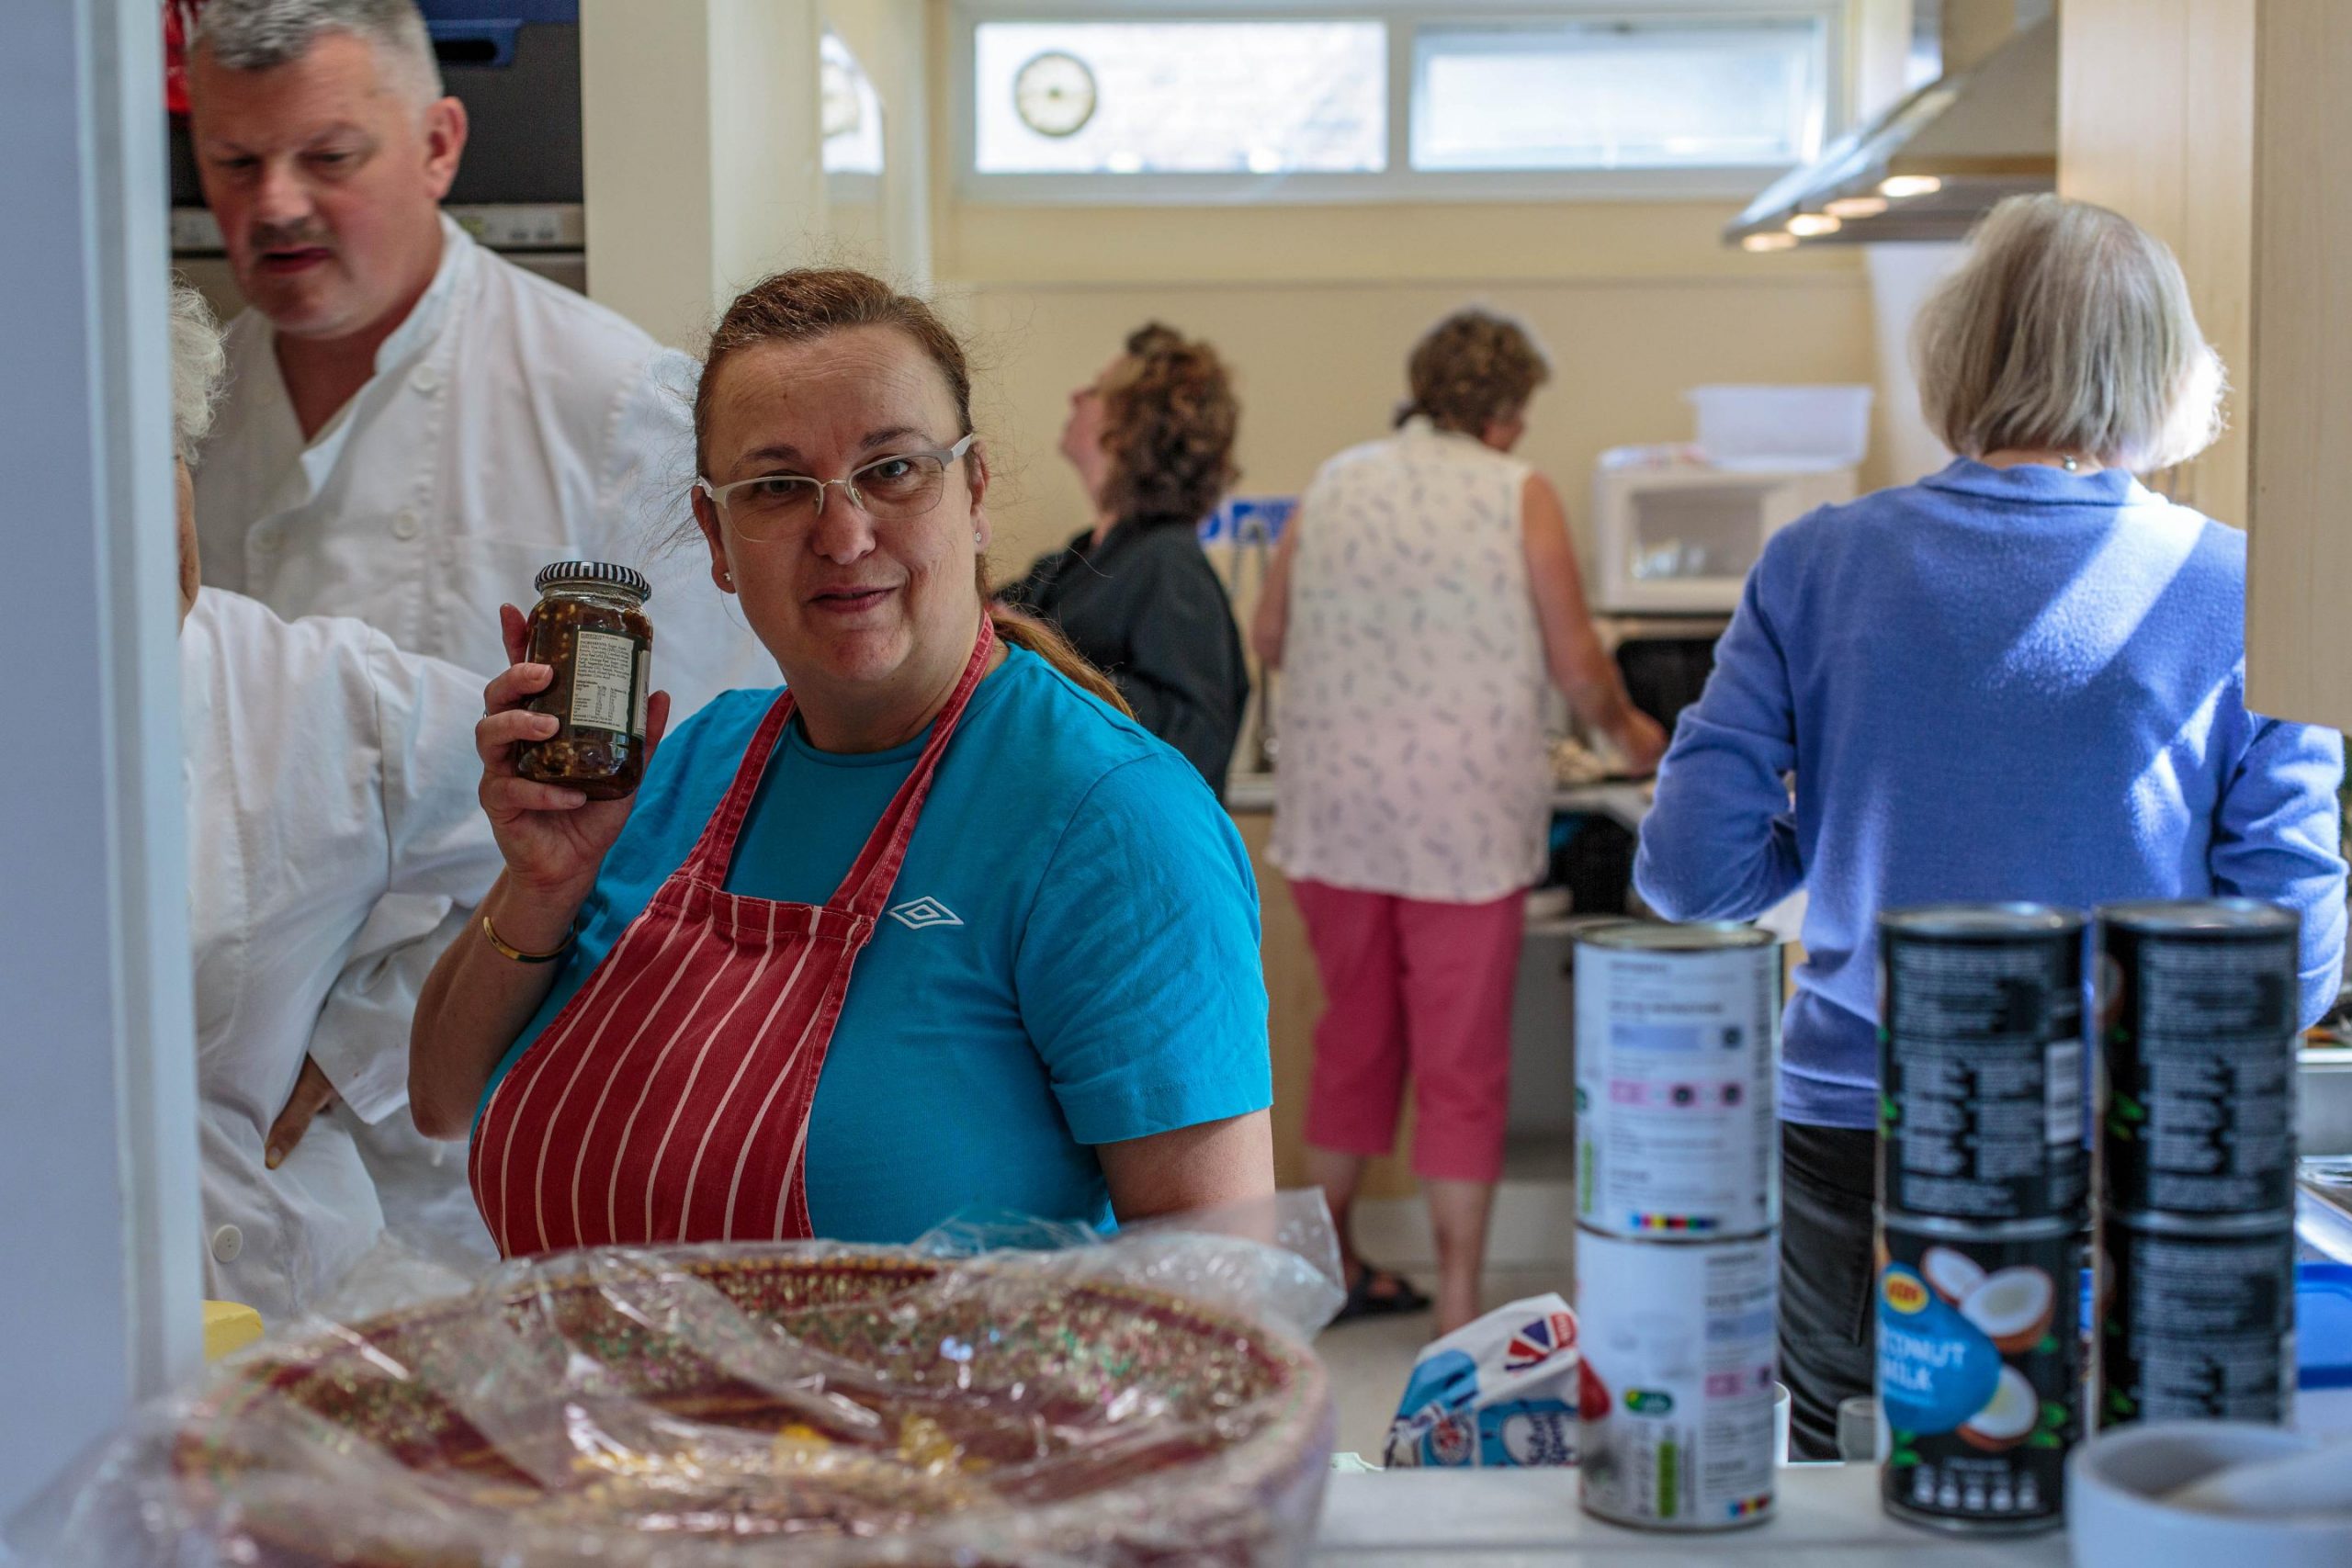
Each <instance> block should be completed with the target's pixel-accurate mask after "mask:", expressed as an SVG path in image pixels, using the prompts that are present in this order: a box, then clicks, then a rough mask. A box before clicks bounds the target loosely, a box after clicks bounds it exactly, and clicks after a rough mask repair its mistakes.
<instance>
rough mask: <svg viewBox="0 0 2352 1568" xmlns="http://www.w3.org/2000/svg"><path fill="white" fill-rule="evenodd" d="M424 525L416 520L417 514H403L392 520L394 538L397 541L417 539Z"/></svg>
mask: <svg viewBox="0 0 2352 1568" xmlns="http://www.w3.org/2000/svg"><path fill="white" fill-rule="evenodd" d="M423 526H424V525H423V524H421V523H419V522H418V521H417V520H416V513H413V512H403V513H401V514H400V515H399V516H397V517H395V518H393V519H392V537H393V538H395V539H413V538H415V537H416V536H417V533H418V531H419V530H420V529H421V528H422V527H423Z"/></svg>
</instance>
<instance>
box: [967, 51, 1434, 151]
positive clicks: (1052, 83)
mask: <svg viewBox="0 0 2352 1568" xmlns="http://www.w3.org/2000/svg"><path fill="white" fill-rule="evenodd" d="M1387 47H1388V38H1387V29H1386V28H1384V27H1383V26H1382V25H1381V24H1379V23H1378V22H1363V21H1330V22H1317V21H1295V22H1257V21H1244V22H1217V21H1140V22H1129V21H1116V22H1078V21H1070V22H1063V21H1004V22H982V23H980V24H979V26H978V28H977V29H976V32H975V36H974V39H973V50H972V57H973V74H972V81H973V91H974V105H975V109H976V118H975V121H974V127H973V129H974V142H973V152H974V156H973V167H974V168H975V169H976V170H977V171H978V173H981V174H989V175H1007V174H1021V175H1038V174H1065V175H1067V174H1092V175H1167V174H1177V175H1237V174H1239V175H1286V174H1354V173H1362V172H1366V171H1377V170H1379V169H1382V168H1385V167H1386V166H1387V159H1388V94H1387V75H1388V70H1387V59H1386V56H1387Z"/></svg>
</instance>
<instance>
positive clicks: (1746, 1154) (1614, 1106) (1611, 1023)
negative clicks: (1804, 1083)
mask: <svg viewBox="0 0 2352 1568" xmlns="http://www.w3.org/2000/svg"><path fill="white" fill-rule="evenodd" d="M1780 960H1781V954H1780V944H1779V942H1777V940H1776V939H1775V938H1773V937H1772V936H1771V935H1770V933H1769V932H1766V931H1758V930H1756V929H1754V928H1753V927H1749V926H1740V925H1731V924H1695V925H1683V926H1670V925H1655V924H1645V923H1636V922H1631V921H1628V922H1626V923H1624V924H1621V925H1611V926H1603V927H1600V928H1596V929H1593V930H1590V931H1586V932H1584V933H1582V934H1581V935H1579V937H1578V938H1577V950H1576V1029H1577V1033H1576V1061H1577V1131H1576V1137H1577V1237H1576V1297H1577V1301H1576V1305H1577V1318H1578V1324H1579V1326H1578V1335H1579V1343H1580V1346H1581V1348H1582V1351H1583V1357H1584V1360H1583V1367H1582V1371H1581V1374H1580V1375H1581V1384H1582V1386H1581V1391H1580V1394H1581V1397H1580V1399H1579V1402H1578V1403H1579V1411H1578V1415H1579V1417H1580V1419H1579V1422H1578V1444H1577V1451H1578V1455H1579V1465H1580V1469H1581V1479H1580V1482H1579V1490H1580V1495H1581V1496H1582V1499H1583V1504H1584V1507H1585V1509H1586V1511H1587V1512H1589V1513H1591V1514H1594V1515H1596V1516H1597V1517H1600V1518H1604V1519H1608V1520H1611V1522H1613V1523H1617V1524H1624V1525H1634V1526H1637V1527H1641V1528H1645V1529H1671V1530H1715V1529H1732V1528H1736V1527H1738V1526H1741V1525H1748V1524H1755V1523H1758V1522H1760V1521H1761V1520H1763V1519H1765V1518H1766V1517H1770V1513H1771V1509H1772V1472H1773V1431H1772V1427H1773V1411H1772V1404H1773V1400H1772V1395H1773V1385H1772V1369H1773V1356H1774V1332H1775V1319H1776V1314H1777V1307H1778V1301H1779V1266H1780V1264H1779V1245H1778V1235H1779V1227H1780V1218H1781V1192H1780V1128H1779V1123H1778V1121H1777V1120H1776V1115H1775V1110H1774V1090H1775V1088H1776V1082H1777V1075H1778V1073H1779V1069H1780V1048H1779V1047H1780V1016H1781V962H1780Z"/></svg>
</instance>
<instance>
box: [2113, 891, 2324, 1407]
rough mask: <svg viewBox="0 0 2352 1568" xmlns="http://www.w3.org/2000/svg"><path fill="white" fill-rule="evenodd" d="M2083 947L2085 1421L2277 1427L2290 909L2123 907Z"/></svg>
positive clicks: (2290, 1204)
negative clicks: (2092, 995) (2090, 1323)
mask: <svg viewBox="0 0 2352 1568" xmlns="http://www.w3.org/2000/svg"><path fill="white" fill-rule="evenodd" d="M2098 942H2099V957H2098V997H2099V1014H2100V1031H2099V1038H2100V1051H2101V1056H2102V1063H2103V1066H2104V1067H2105V1069H2106V1082H2107V1096H2106V1107H2105V1114H2104V1115H2103V1116H2102V1118H2101V1122H2100V1134H2099V1146H2100V1151H2101V1156H2102V1158H2101V1161H2100V1164H2101V1167H2102V1195H2103V1198H2104V1202H2103V1205H2102V1210H2103V1212H2102V1214H2101V1218H2100V1224H2099V1249H2098V1275H2097V1288H2096V1298H2097V1303H2098V1337H2099V1356H2098V1394H2097V1404H2096V1411H2097V1416H2098V1422H2099V1424H2100V1425H2101V1426H2116V1425H2120V1424H2122V1423H2125V1422H2130V1421H2139V1420H2147V1421H2169V1420H2199V1419H2211V1420H2223V1421H2256V1422H2271V1423H2277V1422H2283V1421H2285V1420H2286V1419H2287V1417H2288V1416H2289V1414H2290V1410H2289V1403H2290V1399H2291V1397H2292V1393H2291V1391H2292V1389H2293V1387H2294V1365H2295V1358H2294V1354H2293V1338H2292V1336H2293V1328H2294V1325H2293V1311H2294V1295H2295V1292H2294V1278H2295V1276H2294V1251H2295V1241H2294V1236H2295V1213H2294V1201H2295V1200H2294V1164H2295V1121H2294V1119H2295V1036H2296V1027H2295V1025H2296V1022H2297V998H2298V996H2299V994H2300V989H2301V987H2300V978H2301V977H2300V975H2299V958H2298V954H2299V953H2300V950H2301V922H2300V921H2299V920H2298V919H2297V918H2296V916H2295V915H2294V914H2293V913H2291V912H2290V911H2288V910H2285V909H2279V908H2273V907H2272V906H2270V905H2267V904H2257V903H2255V902H2252V901H2251V900H2246V899H2213V900H2208V901H2204V902H2199V903H2160V904H2124V905H2117V906H2112V907H2110V908H2104V909H2101V910H2100V911H2099V914H2098Z"/></svg>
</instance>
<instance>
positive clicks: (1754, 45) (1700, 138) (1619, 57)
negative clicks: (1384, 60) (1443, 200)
mask: <svg viewBox="0 0 2352 1568" xmlns="http://www.w3.org/2000/svg"><path fill="white" fill-rule="evenodd" d="M1828 47H1829V40H1828V35H1827V28H1826V27H1825V26H1824V25H1823V23H1822V22H1821V21H1820V20H1818V19H1817V18H1815V19H1805V18H1792V19H1788V20H1777V19H1758V20H1737V21H1709V20H1705V19H1701V18H1692V17H1683V18H1675V17H1655V18H1651V19H1647V20H1645V19H1641V18H1638V17H1626V18H1624V19H1622V20H1601V21H1576V22H1569V23H1562V24H1556V25H1548V26H1540V27H1537V26H1525V25H1519V26H1497V27H1488V28H1479V27H1460V28H1453V27H1426V28H1419V30H1417V31H1416V32H1415V33H1414V35H1413V128H1412V130H1413V134H1412V148H1413V167H1415V168H1417V169H1432V170H1463V169H1673V168H1701V167H1721V166H1724V165H1736V164H1801V163H1804V161H1805V160H1807V159H1809V158H1811V157H1812V156H1813V155H1814V154H1815V152H1818V151H1819V150H1820V145H1821V137H1822V125H1823V119H1824V117H1825V114H1826V102H1827V96H1828V94H1827V85H1828Z"/></svg>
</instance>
